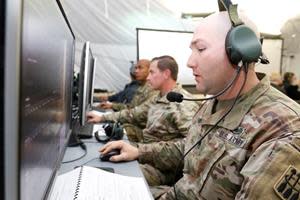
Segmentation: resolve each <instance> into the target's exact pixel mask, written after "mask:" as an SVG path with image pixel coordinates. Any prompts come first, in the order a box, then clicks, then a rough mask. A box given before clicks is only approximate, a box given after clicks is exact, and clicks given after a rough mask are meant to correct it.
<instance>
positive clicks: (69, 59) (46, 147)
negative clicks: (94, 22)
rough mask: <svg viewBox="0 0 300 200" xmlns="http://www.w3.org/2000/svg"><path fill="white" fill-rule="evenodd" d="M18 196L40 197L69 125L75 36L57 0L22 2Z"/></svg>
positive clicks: (56, 164) (55, 165) (57, 163)
mask: <svg viewBox="0 0 300 200" xmlns="http://www.w3.org/2000/svg"><path fill="white" fill-rule="evenodd" d="M22 11H23V12H22V32H21V49H20V50H21V52H20V53H21V55H20V57H21V58H20V59H21V60H20V86H19V88H20V108H19V111H20V114H19V120H20V121H19V133H20V136H19V140H20V141H19V145H20V147H19V153H20V155H19V158H20V161H19V170H20V171H19V173H20V174H19V177H20V182H19V190H20V193H19V196H20V199H22V200H27V199H28V200H32V199H43V198H45V196H47V193H48V191H49V187H50V186H51V183H52V181H53V179H54V177H55V172H56V170H57V169H58V167H59V166H60V162H61V159H62V156H63V153H64V149H65V145H66V142H67V140H68V136H69V134H70V129H71V128H70V127H71V101H72V99H71V98H72V80H73V66H74V63H73V60H74V58H73V57H74V35H73V33H72V32H71V29H70V27H69V26H68V23H67V20H66V18H65V17H64V16H65V15H64V14H63V11H62V7H61V5H60V4H59V2H58V1H52V0H46V1H42V2H41V1H40V0H31V1H24V2H23V10H22Z"/></svg>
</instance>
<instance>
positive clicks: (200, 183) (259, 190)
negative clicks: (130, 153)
mask: <svg viewBox="0 0 300 200" xmlns="http://www.w3.org/2000/svg"><path fill="white" fill-rule="evenodd" d="M213 101H214V100H212V101H211V102H209V101H208V102H206V103H205V104H203V105H202V106H201V108H200V110H199V112H198V113H197V114H196V116H195V117H194V119H193V123H192V126H191V128H190V130H189V133H188V136H187V137H186V139H185V140H182V141H176V142H168V143H164V142H160V143H156V144H140V145H139V153H140V156H139V161H140V162H141V163H145V162H147V163H151V164H152V165H153V166H155V167H156V168H158V169H162V170H166V169H172V168H176V166H177V164H178V163H179V162H180V160H181V158H182V155H183V153H186V152H187V151H188V150H189V149H190V148H191V147H192V146H193V145H194V144H196V143H197V141H198V140H199V139H200V138H202V136H203V135H204V134H205V133H206V131H207V130H208V129H210V128H211V127H212V126H213V125H214V124H216V122H217V121H218V120H219V119H220V118H221V117H222V116H223V115H224V113H225V112H226V110H227V109H228V106H226V107H223V108H222V106H221V108H220V109H217V110H216V112H215V113H213V114H212V109H213ZM299 115H300V106H299V105H298V104H297V103H295V102H294V101H292V100H291V99H289V98H288V97H287V96H285V95H284V94H282V93H281V92H279V91H278V90H276V89H274V88H273V87H271V86H270V83H269V80H268V78H267V77H264V78H263V79H262V80H261V81H260V83H259V84H258V85H256V86H255V87H254V88H253V89H251V90H250V91H249V92H248V93H246V94H244V95H243V96H241V97H240V98H239V99H238V101H237V103H236V105H235V106H234V107H233V109H232V111H231V112H230V113H229V114H228V115H227V117H225V119H224V120H222V121H221V122H220V123H219V124H218V126H217V127H216V128H214V129H213V130H212V131H211V132H210V133H209V134H208V135H206V136H205V137H204V138H203V140H202V142H201V145H199V144H198V145H196V147H195V148H194V149H193V150H191V151H190V152H189V153H188V154H187V156H186V157H185V158H184V167H183V171H182V172H183V177H182V178H181V179H180V180H179V181H177V183H176V184H175V186H176V187H175V188H176V194H177V199H189V200H191V199H207V200H217V199H222V200H227V199H270V200H271V199H272V200H274V199H275V200H276V199H278V200H279V199H288V198H289V197H292V196H294V197H295V198H294V199H297V200H299V197H297V191H298V192H299V190H300V181H299V178H300V118H299ZM288 189H290V190H289V191H288ZM284 194H286V195H285V196H284ZM298 195H299V193H298ZM286 197H287V198H286ZM159 199H161V200H162V199H175V196H174V191H173V189H172V188H171V189H169V190H167V192H166V193H164V194H163V195H162V196H161V197H160V198H159ZM289 199H292V198H289Z"/></svg>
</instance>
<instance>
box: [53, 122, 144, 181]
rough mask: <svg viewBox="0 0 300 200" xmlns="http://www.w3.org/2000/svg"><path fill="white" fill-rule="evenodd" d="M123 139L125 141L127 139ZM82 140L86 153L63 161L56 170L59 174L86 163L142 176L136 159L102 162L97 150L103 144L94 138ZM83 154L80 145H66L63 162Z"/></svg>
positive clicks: (127, 174) (116, 171)
mask: <svg viewBox="0 0 300 200" xmlns="http://www.w3.org/2000/svg"><path fill="white" fill-rule="evenodd" d="M96 130H98V129H97V126H95V128H94V132H95V131H96ZM124 140H125V141H127V139H124ZM82 141H83V142H84V143H85V145H86V147H87V155H86V156H84V157H83V158H81V159H79V160H76V161H74V162H70V163H64V164H63V163H62V164H61V166H60V169H59V171H58V173H59V174H63V173H65V172H68V171H70V170H72V169H74V167H77V166H81V165H87V166H93V167H112V168H114V170H115V173H117V174H122V175H126V176H134V177H144V176H143V173H142V171H141V169H140V167H139V163H138V162H137V161H136V160H134V161H130V162H121V163H112V162H103V161H101V160H100V159H99V155H100V154H99V152H98V150H99V148H100V147H101V146H103V145H104V144H102V143H99V142H97V140H96V139H95V138H91V139H82ZM83 154H84V150H83V149H82V148H81V147H80V146H76V147H68V148H67V149H66V152H65V155H64V158H63V162H64V161H69V160H74V159H76V158H79V157H80V156H82V155H83Z"/></svg>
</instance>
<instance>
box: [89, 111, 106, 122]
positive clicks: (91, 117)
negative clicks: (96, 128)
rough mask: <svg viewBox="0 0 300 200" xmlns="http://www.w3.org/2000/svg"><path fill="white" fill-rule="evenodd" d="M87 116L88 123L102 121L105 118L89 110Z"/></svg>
mask: <svg viewBox="0 0 300 200" xmlns="http://www.w3.org/2000/svg"><path fill="white" fill-rule="evenodd" d="M86 117H87V122H88V123H100V122H101V121H102V120H103V119H102V116H99V115H97V114H95V113H93V112H88V113H87V114H86Z"/></svg>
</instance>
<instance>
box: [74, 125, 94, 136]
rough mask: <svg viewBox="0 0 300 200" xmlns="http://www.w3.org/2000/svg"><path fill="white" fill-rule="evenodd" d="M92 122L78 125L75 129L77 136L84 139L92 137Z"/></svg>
mask: <svg viewBox="0 0 300 200" xmlns="http://www.w3.org/2000/svg"><path fill="white" fill-rule="evenodd" d="M93 129H94V124H88V123H87V124H85V125H84V126H79V127H78V128H77V129H76V130H75V131H76V134H77V136H78V137H79V138H81V139H86V138H91V137H93Z"/></svg>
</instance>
